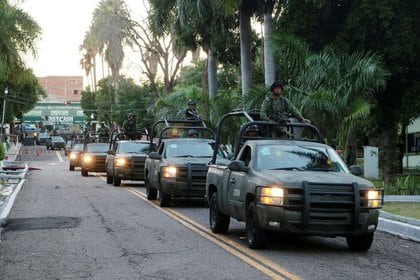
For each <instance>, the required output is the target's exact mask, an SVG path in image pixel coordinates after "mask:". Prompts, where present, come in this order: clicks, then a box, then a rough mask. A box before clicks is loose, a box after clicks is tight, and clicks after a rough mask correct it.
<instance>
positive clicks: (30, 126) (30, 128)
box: [22, 123, 37, 131]
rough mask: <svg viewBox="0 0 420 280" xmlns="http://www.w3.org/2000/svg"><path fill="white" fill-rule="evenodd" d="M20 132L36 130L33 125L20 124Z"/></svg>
mask: <svg viewBox="0 0 420 280" xmlns="http://www.w3.org/2000/svg"><path fill="white" fill-rule="evenodd" d="M22 130H23V131H35V130H37V129H36V127H35V125H33V124H29V123H23V124H22Z"/></svg>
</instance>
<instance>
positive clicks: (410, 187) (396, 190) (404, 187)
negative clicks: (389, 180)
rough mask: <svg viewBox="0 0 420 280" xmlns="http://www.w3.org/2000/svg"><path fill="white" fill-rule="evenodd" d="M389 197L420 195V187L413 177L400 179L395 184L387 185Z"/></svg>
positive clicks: (386, 189) (386, 191)
mask: <svg viewBox="0 0 420 280" xmlns="http://www.w3.org/2000/svg"><path fill="white" fill-rule="evenodd" d="M385 194H388V195H420V185H417V184H416V180H415V178H414V177H413V176H411V175H408V176H407V177H399V178H397V181H396V182H395V183H394V184H389V185H385Z"/></svg>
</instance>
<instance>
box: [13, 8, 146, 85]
mask: <svg viewBox="0 0 420 280" xmlns="http://www.w3.org/2000/svg"><path fill="white" fill-rule="evenodd" d="M9 2H10V3H11V4H16V3H17V6H18V7H20V8H22V9H23V10H24V11H25V12H26V13H28V14H29V15H31V16H32V17H33V19H34V20H35V21H36V22H37V23H38V24H39V25H40V27H41V29H42V35H41V39H40V40H39V41H38V42H37V44H36V45H37V51H38V53H37V57H36V58H35V59H32V58H31V57H27V59H26V62H27V66H28V67H29V68H32V69H34V73H35V75H36V76H38V77H44V76H64V75H72V76H73V75H76V76H85V71H84V70H83V69H82V68H81V66H80V59H81V57H82V55H81V53H80V52H79V46H80V45H81V43H82V42H83V38H84V35H85V33H86V32H87V30H88V29H89V25H90V22H91V20H92V13H93V11H94V10H95V8H96V7H97V5H98V3H99V2H100V1H99V0H23V1H22V0H20V1H19V0H10V1H9ZM125 2H126V3H127V5H128V7H129V9H130V10H131V11H133V14H132V17H133V18H135V19H136V18H140V17H145V15H144V8H143V7H144V4H143V1H141V0H125ZM142 13H143V14H142ZM133 56H134V55H133V54H128V59H127V60H126V61H125V64H124V65H125V66H123V69H122V71H121V73H122V74H126V75H128V76H130V77H132V78H134V79H136V77H135V76H136V74H135V72H136V71H135V68H136V67H135V66H133V63H135V62H134V61H135V60H134V58H133ZM128 65H130V66H128ZM137 69H138V68H137ZM137 72H138V71H137ZM138 76H139V75H138ZM84 78H85V83H84V84H85V85H86V77H84ZM137 79H139V77H137Z"/></svg>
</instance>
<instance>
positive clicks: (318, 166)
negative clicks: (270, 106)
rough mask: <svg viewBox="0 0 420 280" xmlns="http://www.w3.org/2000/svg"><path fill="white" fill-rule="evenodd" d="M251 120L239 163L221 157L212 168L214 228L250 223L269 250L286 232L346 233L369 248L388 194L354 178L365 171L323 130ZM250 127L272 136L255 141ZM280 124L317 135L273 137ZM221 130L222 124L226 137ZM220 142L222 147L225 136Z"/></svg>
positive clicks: (358, 247)
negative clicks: (272, 239) (272, 237)
mask: <svg viewBox="0 0 420 280" xmlns="http://www.w3.org/2000/svg"><path fill="white" fill-rule="evenodd" d="M237 114H239V113H236V114H235V113H231V114H230V115H229V114H228V115H225V116H224V118H229V117H233V116H236V115H237ZM242 114H246V113H242ZM248 117H249V115H248ZM248 120H249V121H250V122H249V123H247V124H245V125H244V126H243V127H242V129H241V130H240V133H239V137H238V140H237V142H236V145H235V153H234V155H233V158H232V160H231V162H230V163H229V164H223V163H221V162H218V161H217V158H216V157H213V160H212V163H211V164H210V166H209V170H208V173H207V180H206V195H207V198H208V200H209V208H210V211H209V220H210V227H211V230H212V231H213V232H215V233H224V232H226V231H227V230H228V228H229V221H230V217H233V218H235V219H237V220H239V221H244V222H245V223H246V236H247V241H248V246H249V247H250V248H263V247H265V246H266V243H267V234H268V233H282V234H295V235H314V236H325V237H336V236H343V237H346V240H347V244H348V246H349V248H350V249H351V250H355V251H366V250H369V248H370V247H371V244H372V241H373V236H374V232H375V230H376V228H377V224H378V217H379V209H380V208H381V207H382V204H383V191H382V190H378V189H375V187H374V185H373V183H371V182H370V181H368V180H366V179H363V178H361V177H358V176H355V175H353V174H352V173H354V174H357V175H361V169H360V168H358V167H356V166H353V167H351V169H350V170H349V169H348V168H347V166H346V164H345V163H344V162H343V161H342V159H341V158H340V156H339V155H338V154H337V153H336V152H335V150H334V149H333V148H331V147H330V146H328V145H326V144H324V143H323V140H322V137H321V135H320V134H319V131H318V129H317V128H316V127H314V126H312V125H309V124H292V123H289V124H281V125H280V124H277V123H272V122H262V121H253V119H252V118H251V117H250V118H249V119H248ZM222 124H223V118H222V120H221V122H219V126H220V125H222ZM250 126H258V127H259V128H261V131H264V133H261V134H260V135H258V136H257V137H251V138H249V137H247V136H246V135H245V132H246V130H247V128H248V127H250ZM280 126H281V127H282V128H286V129H290V128H293V127H294V128H302V129H305V130H308V131H309V132H308V133H306V136H305V137H304V138H302V139H294V137H293V135H292V134H288V135H289V136H287V137H286V138H283V139H280V138H279V139H273V138H272V137H268V136H267V135H270V133H267V131H271V130H273V129H277V128H275V127H280ZM220 131H221V130H220V127H218V135H220ZM309 134H311V136H310V137H308V135H309ZM290 135H292V136H290ZM304 135H305V133H304ZM216 142H217V144H220V139H216ZM351 171H352V172H351Z"/></svg>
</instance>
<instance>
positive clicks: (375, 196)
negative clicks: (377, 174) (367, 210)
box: [367, 190, 382, 208]
mask: <svg viewBox="0 0 420 280" xmlns="http://www.w3.org/2000/svg"><path fill="white" fill-rule="evenodd" d="M367 198H368V207H372V208H377V207H381V206H382V197H381V192H380V191H377V190H375V191H374V190H371V191H368V192H367Z"/></svg>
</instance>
